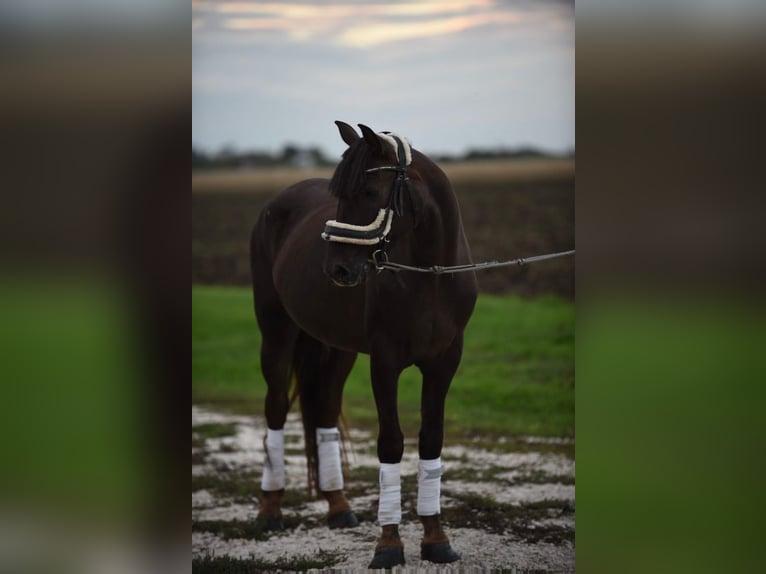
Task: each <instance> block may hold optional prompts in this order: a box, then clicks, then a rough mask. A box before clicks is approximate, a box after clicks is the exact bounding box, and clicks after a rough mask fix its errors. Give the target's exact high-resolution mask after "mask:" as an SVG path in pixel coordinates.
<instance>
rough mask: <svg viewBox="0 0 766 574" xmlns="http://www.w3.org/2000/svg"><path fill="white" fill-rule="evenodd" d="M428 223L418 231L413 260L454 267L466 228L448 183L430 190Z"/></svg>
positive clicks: (426, 214)
mask: <svg viewBox="0 0 766 574" xmlns="http://www.w3.org/2000/svg"><path fill="white" fill-rule="evenodd" d="M429 194H430V197H429V198H428V199H427V206H426V207H425V209H426V213H425V218H426V219H425V221H423V222H422V224H419V225H418V226H417V227H416V229H415V234H416V237H415V242H414V251H413V259H415V260H416V261H417V262H418V263H419V264H421V265H426V266H430V265H442V266H444V265H455V264H456V263H459V261H457V259H458V257H459V245H460V242H461V241H463V228H462V223H461V219H460V208H459V207H458V202H457V197H455V193H454V192H453V191H452V187H451V185H450V184H449V182H448V181H446V180H445V181H444V182H439V184H438V185H434V186H432V187H430V188H429Z"/></svg>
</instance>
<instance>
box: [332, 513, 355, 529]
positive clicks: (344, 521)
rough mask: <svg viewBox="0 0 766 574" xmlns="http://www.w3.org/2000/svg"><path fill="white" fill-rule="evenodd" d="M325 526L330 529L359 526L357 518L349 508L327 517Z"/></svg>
mask: <svg viewBox="0 0 766 574" xmlns="http://www.w3.org/2000/svg"><path fill="white" fill-rule="evenodd" d="M327 526H329V527H330V529H331V530H334V529H336V528H354V527H355V526H359V520H358V519H357V518H356V514H354V513H353V512H352V511H351V510H341V511H340V512H336V513H335V514H332V515H330V516H328V517H327Z"/></svg>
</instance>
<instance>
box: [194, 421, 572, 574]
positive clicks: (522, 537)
mask: <svg viewBox="0 0 766 574" xmlns="http://www.w3.org/2000/svg"><path fill="white" fill-rule="evenodd" d="M264 435H265V424H264V421H263V419H262V418H260V417H242V416H232V415H224V414H221V413H216V412H212V411H210V410H206V409H202V408H199V407H192V556H193V558H194V559H195V561H194V571H195V572H196V571H199V572H214V571H244V570H236V568H238V567H239V566H241V565H242V564H244V563H245V562H246V563H247V565H248V567H250V568H252V569H254V570H281V571H291V570H308V569H319V570H328V569H332V570H339V571H351V570H364V569H366V567H367V564H368V563H369V561H370V559H371V557H372V551H373V548H374V546H375V541H376V539H377V536H378V534H379V530H380V529H379V527H378V526H377V525H376V524H375V518H376V514H377V497H378V484H377V483H378V461H377V457H376V456H375V437H373V436H371V435H369V434H368V433H366V432H360V431H352V433H351V439H352V441H351V442H352V449H351V450H352V452H351V453H350V454H349V463H350V476H349V478H348V479H347V481H346V494H347V496H348V498H349V500H350V502H351V505H352V507H353V508H354V511H355V512H356V513H357V516H358V517H359V519H360V522H361V524H360V526H359V527H357V528H354V529H347V530H330V529H329V528H327V526H325V524H324V513H325V512H326V503H325V502H324V501H323V500H313V499H310V498H309V497H308V496H307V494H306V461H305V457H304V455H303V431H302V427H301V424H300V417H299V415H297V414H294V413H292V414H291V415H290V417H289V418H288V424H287V426H286V428H285V440H286V459H287V460H286V468H287V493H286V496H285V505H284V508H283V512H284V517H285V524H286V526H287V530H286V531H285V532H282V533H274V534H269V535H264V534H263V533H260V532H257V531H255V529H254V528H253V526H252V521H253V519H254V518H255V516H256V514H257V513H258V499H257V496H258V492H259V489H260V473H261V468H262V464H263V448H262V439H263V436H264ZM573 453H574V444H573V442H572V441H568V440H555V439H553V440H551V439H538V438H526V439H520V440H519V439H517V440H513V441H511V440H503V439H500V440H493V441H491V442H487V443H484V442H482V441H481V440H474V441H473V442H470V443H468V444H461V445H450V446H446V447H445V449H444V451H443V454H442V460H443V463H444V467H445V474H444V478H443V483H442V503H441V504H442V515H443V520H444V524H445V525H446V527H447V532H448V534H449V535H450V539H451V541H452V544H453V546H454V548H455V549H456V550H457V551H458V552H460V553H461V555H462V559H461V560H460V561H459V562H456V563H454V564H453V565H452V567H450V568H445V567H437V566H436V565H434V564H431V563H430V562H421V560H420V555H419V550H420V537H421V534H422V529H421V527H420V525H419V522H418V520H417V516H416V514H415V502H416V498H417V478H416V474H417V464H418V455H417V445H416V443H415V441H413V440H408V441H406V443H405V455H404V459H403V460H402V497H403V500H402V511H403V520H402V525H401V527H400V532H401V535H402V539H403V541H404V545H405V559H406V562H407V566H406V568H404V569H397V570H401V571H405V570H406V571H409V570H412V571H415V570H417V571H418V572H436V571H439V572H450V571H454V572H457V571H466V570H471V571H487V570H495V569H514V568H515V569H519V570H538V571H539V570H547V571H556V572H568V571H574V554H575V550H574V531H575V518H574V516H575V514H574V493H575V487H574V474H575V471H574V459H573ZM242 561H245V562H242Z"/></svg>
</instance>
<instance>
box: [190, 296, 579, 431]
mask: <svg viewBox="0 0 766 574" xmlns="http://www.w3.org/2000/svg"><path fill="white" fill-rule="evenodd" d="M259 349H260V332H259V330H258V326H257V323H256V321H255V318H254V315H253V304H252V295H251V292H250V290H249V289H247V288H243V287H212V286H194V287H192V400H193V402H195V403H204V404H212V405H215V406H216V407H217V408H224V409H229V410H232V411H236V412H243V413H247V414H262V412H263V399H264V396H265V391H266V384H265V382H264V381H263V378H262V376H261V372H260V365H259ZM295 408H297V407H295ZM419 409H420V379H419V372H418V371H417V369H415V368H410V369H407V370H406V371H405V372H404V373H403V374H402V376H401V378H400V381H399V411H400V415H401V419H402V426H403V428H404V430H405V435H406V436H407V437H410V438H414V437H416V436H417V430H418V426H419V416H420V415H419ZM344 412H345V414H346V416H347V418H348V421H349V424H350V425H351V426H352V427H360V428H367V429H373V430H374V429H375V428H376V420H377V419H376V412H375V404H374V401H373V397H372V389H371V386H370V382H369V359H368V357H367V356H366V355H360V356H359V358H358V359H357V362H356V365H355V366H354V369H353V371H352V373H351V375H350V377H349V379H348V382H347V384H346V390H345V394H344ZM446 416H447V425H446V426H447V433H448V435H450V436H460V437H475V436H482V437H484V438H491V437H496V436H506V435H543V436H573V435H574V306H573V304H572V303H571V302H568V301H565V300H563V299H561V298H559V297H556V296H553V295H546V296H542V297H537V298H532V299H523V298H520V297H516V296H494V295H481V296H480V297H479V300H478V302H477V305H476V311H475V313H474V315H473V318H472V319H471V322H470V324H469V326H468V329H467V331H466V339H465V350H464V353H463V360H462V363H461V366H460V369H459V371H458V373H457V375H456V377H455V379H454V380H453V383H452V387H451V389H450V393H449V396H448V398H447V413H446Z"/></svg>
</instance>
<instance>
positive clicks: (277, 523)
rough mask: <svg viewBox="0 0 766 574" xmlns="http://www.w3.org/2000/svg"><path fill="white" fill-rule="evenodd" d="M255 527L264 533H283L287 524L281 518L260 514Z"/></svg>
mask: <svg viewBox="0 0 766 574" xmlns="http://www.w3.org/2000/svg"><path fill="white" fill-rule="evenodd" d="M255 527H256V528H257V529H258V530H261V531H262V532H274V531H282V530H284V529H285V523H284V521H283V520H282V517H281V516H274V515H273V514H259V515H258V516H257V517H256V519H255Z"/></svg>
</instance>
